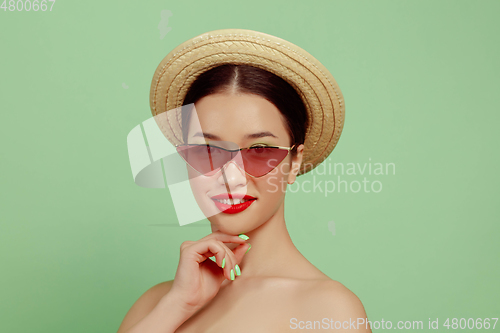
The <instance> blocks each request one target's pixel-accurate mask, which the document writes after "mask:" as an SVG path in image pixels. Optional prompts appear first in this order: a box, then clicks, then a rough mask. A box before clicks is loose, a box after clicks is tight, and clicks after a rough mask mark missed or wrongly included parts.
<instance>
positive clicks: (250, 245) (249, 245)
mask: <svg viewBox="0 0 500 333" xmlns="http://www.w3.org/2000/svg"><path fill="white" fill-rule="evenodd" d="M251 248H252V244H250V243H248V250H247V252H248V251H250V249H251ZM247 252H245V254H246V253H247Z"/></svg>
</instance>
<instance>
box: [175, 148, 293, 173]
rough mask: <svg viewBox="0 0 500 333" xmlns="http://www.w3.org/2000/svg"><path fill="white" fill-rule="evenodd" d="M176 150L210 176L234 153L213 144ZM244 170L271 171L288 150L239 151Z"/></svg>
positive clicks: (197, 168)
mask: <svg viewBox="0 0 500 333" xmlns="http://www.w3.org/2000/svg"><path fill="white" fill-rule="evenodd" d="M177 152H178V153H179V155H181V157H182V158H183V159H184V160H185V161H186V162H187V163H188V164H189V165H190V166H191V167H192V168H194V169H195V170H197V171H198V172H200V173H201V174H204V175H207V176H211V175H213V174H215V173H216V172H217V171H218V170H219V169H220V168H221V167H222V166H224V165H225V164H226V163H227V162H228V161H230V160H231V158H232V157H233V156H232V155H233V154H235V153H231V152H230V151H227V150H224V149H221V148H218V147H215V146H206V145H199V146H179V147H177ZM241 154H242V158H243V165H244V168H245V171H246V172H247V173H248V174H250V175H252V176H254V177H262V176H264V175H266V174H268V173H269V172H271V171H272V170H273V169H274V168H276V166H278V164H280V163H281V161H283V159H284V158H285V157H286V156H287V155H288V151H287V150H284V149H279V148H272V147H258V148H250V149H243V150H242V151H241Z"/></svg>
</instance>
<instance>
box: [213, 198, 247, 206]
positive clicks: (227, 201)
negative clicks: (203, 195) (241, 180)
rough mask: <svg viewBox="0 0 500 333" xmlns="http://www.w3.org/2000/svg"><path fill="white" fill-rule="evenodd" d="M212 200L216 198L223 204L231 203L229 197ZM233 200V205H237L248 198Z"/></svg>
mask: <svg viewBox="0 0 500 333" xmlns="http://www.w3.org/2000/svg"><path fill="white" fill-rule="evenodd" d="M214 200H217V201H218V202H221V203H223V204H225V205H230V204H231V200H230V199H214ZM233 201H234V204H235V205H238V204H240V203H242V202H245V201H248V199H233Z"/></svg>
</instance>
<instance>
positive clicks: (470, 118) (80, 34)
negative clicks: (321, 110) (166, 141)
mask: <svg viewBox="0 0 500 333" xmlns="http://www.w3.org/2000/svg"><path fill="white" fill-rule="evenodd" d="M165 9H166V10H170V11H171V12H172V14H173V16H172V17H170V18H169V20H168V26H170V27H171V28H172V30H171V31H170V32H169V33H168V34H167V35H166V36H165V38H163V39H160V33H159V31H158V28H157V26H158V24H159V22H160V12H161V10H165ZM499 14H500V2H498V1H480V2H472V1H396V0H394V1H309V2H305V1H289V0H287V1H261V0H254V1H251V2H246V1H245V2H243V1H242V2H235V1H234V0H231V1H196V2H193V1H170V2H165V1H144V2H138V1H128V2H119V1H114V2H111V1H108V2H104V1H102V2H98V1H88V2H81V1H80V2H75V1H62V0H58V1H57V2H56V3H55V5H54V7H53V10H52V11H51V12H49V11H47V12H33V11H31V12H9V11H8V10H7V11H6V12H5V11H4V10H0V29H1V33H0V48H1V51H0V68H1V69H0V71H1V75H0V94H1V96H0V97H1V98H0V108H1V113H0V117H1V118H0V119H1V125H2V126H1V127H2V131H1V145H2V157H1V161H2V163H1V171H2V172H1V173H0V181H1V217H0V219H1V222H0V259H1V268H0V269H1V273H0V331H1V332H11V333H14V332H73V333H77V332H115V331H116V330H117V329H118V326H119V325H120V323H121V321H122V319H123V317H124V316H125V314H126V312H127V311H128V309H129V308H130V306H131V305H132V304H133V303H134V302H135V300H136V299H137V298H138V297H139V296H140V295H141V294H142V293H143V292H144V291H146V290H147V289H148V288H150V287H151V286H153V285H155V284H157V283H159V282H162V281H166V280H170V279H172V278H173V276H174V274H175V269H176V266H177V262H178V256H179V254H178V253H179V246H180V244H181V243H182V241H184V240H196V239H199V238H201V237H203V236H204V235H206V234H207V233H209V232H210V229H209V227H208V225H207V224H206V223H205V224H203V223H196V224H193V225H189V226H185V227H179V226H177V227H176V226H170V227H162V226H153V225H152V224H165V223H166V224H175V223H177V220H176V216H175V213H174V209H173V206H172V203H171V199H170V194H169V192H168V190H166V189H148V188H141V187H139V186H137V185H136V184H135V183H134V181H133V179H132V174H131V169H130V164H129V160H128V153H127V145H126V138H127V134H128V133H129V131H131V130H132V128H134V127H135V126H136V125H138V124H139V123H141V122H142V121H144V120H146V119H148V118H149V117H150V116H151V113H150V109H149V89H150V84H151V79H152V76H153V73H154V71H155V69H156V66H157V65H158V64H159V62H160V61H161V60H162V59H163V57H164V56H165V55H166V54H167V53H168V52H169V51H170V50H172V49H173V48H174V47H175V46H177V45H178V44H180V43H181V42H183V41H185V40H187V39H189V38H191V37H194V36H196V35H199V34H201V33H203V32H206V31H210V30H216V29H223V28H243V29H251V30H257V31H261V32H265V33H268V34H271V35H275V36H278V37H281V38H283V39H286V40H288V41H290V42H292V43H294V44H296V45H298V46H300V47H302V48H303V49H305V50H307V51H308V52H309V53H311V54H312V55H313V56H314V57H316V58H317V59H318V60H320V61H321V62H322V63H323V64H324V65H325V66H326V67H327V68H328V69H329V70H330V71H331V73H332V74H333V76H334V77H335V79H336V80H337V82H338V84H339V86H340V88H341V89H342V92H343V94H344V98H345V101H346V119H345V127H344V132H343V134H342V136H341V139H340V141H339V143H338V146H337V147H336V149H335V150H334V152H333V153H332V155H331V156H330V158H329V161H330V163H333V162H337V163H361V165H363V164H364V163H369V162H370V161H371V162H372V163H376V162H380V163H384V164H385V163H394V164H395V166H396V169H395V170H396V172H395V174H392V173H391V174H389V175H378V176H376V175H369V176H366V174H365V175H361V174H357V175H350V176H348V175H344V176H342V177H343V179H344V180H347V181H349V182H352V181H363V178H364V177H367V179H368V180H369V181H380V182H381V183H382V184H383V189H382V191H381V192H380V193H373V192H372V193H364V192H363V191H360V192H358V193H353V192H347V193H345V192H340V193H338V192H336V193H330V194H328V195H327V196H325V193H323V192H319V191H316V192H314V193H313V192H311V193H305V191H298V192H297V193H288V195H287V197H286V204H285V210H286V214H285V218H286V220H287V224H288V227H289V230H290V234H291V236H292V239H293V241H294V242H295V244H296V245H297V247H298V248H299V250H300V251H301V252H302V253H303V254H304V255H305V256H306V258H308V259H309V260H310V261H311V262H312V263H313V264H315V265H316V266H317V267H318V268H319V269H321V270H322V271H323V272H325V273H326V274H328V275H329V276H330V277H331V278H333V279H335V280H338V281H340V282H342V283H343V284H344V285H346V286H347V287H348V288H350V289H351V290H352V291H353V292H354V293H355V294H356V295H357V296H358V297H359V298H360V299H361V301H362V302H363V304H364V306H365V309H366V312H367V315H368V318H369V319H370V320H372V321H377V320H378V321H380V320H381V319H384V320H385V321H387V320H391V321H392V322H393V325H396V323H397V321H400V320H402V321H405V320H410V321H413V320H422V321H423V322H424V327H425V329H423V330H419V331H422V332H423V331H428V329H427V325H428V320H429V318H432V320H435V319H436V318H439V320H440V325H441V323H442V322H443V321H444V320H445V319H446V318H448V317H450V318H454V317H455V318H462V317H463V318H491V317H497V318H498V317H500V306H499V301H498V298H499V295H500V287H499V284H498V281H500V268H499V252H500V247H499V245H498V239H499V231H500V227H499V222H500V219H499V217H500V214H499V205H498V202H499V195H498V189H499V185H500V184H499V179H500V177H499V175H498V163H499V157H498V151H499V149H498V142H499V134H498V129H497V127H498V124H499V121H500V116H499V110H500V108H499V107H500V102H499V100H498V91H499V88H500V85H499V81H498V78H499V75H500V65H499V61H498V53H499V51H500V46H499V45H500V44H499V42H498V32H499V31H500V22H499V20H498V16H499ZM124 87H128V89H125V88H124ZM313 177H317V178H316V182H318V181H320V180H322V181H325V180H334V179H337V175H328V174H327V175H324V176H321V175H312V174H307V175H304V176H302V177H300V178H298V181H297V182H298V184H300V182H303V181H304V180H311V181H312V180H313ZM304 186H305V185H304ZM291 189H293V188H291ZM329 221H334V222H335V235H332V233H331V232H330V231H329V230H328V223H329ZM269 255H272V253H271V254H269ZM499 327H500V324H499V325H497V328H496V329H495V331H497V330H499ZM490 330H491V329H490ZM373 331H374V332H377V331H379V332H380V331H383V330H382V329H379V330H375V329H374V330H373ZM440 331H444V329H443V328H442V327H440ZM465 331H471V330H468V329H467V330H465ZM472 331H474V330H472Z"/></svg>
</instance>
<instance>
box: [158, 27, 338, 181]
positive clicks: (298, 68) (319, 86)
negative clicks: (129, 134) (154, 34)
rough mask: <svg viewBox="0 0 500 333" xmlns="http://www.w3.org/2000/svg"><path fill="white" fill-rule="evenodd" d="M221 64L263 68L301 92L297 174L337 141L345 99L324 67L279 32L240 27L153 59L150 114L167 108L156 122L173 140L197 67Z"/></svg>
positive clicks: (179, 137)
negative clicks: (304, 124)
mask: <svg viewBox="0 0 500 333" xmlns="http://www.w3.org/2000/svg"><path fill="white" fill-rule="evenodd" d="M222 64H242V65H250V66H254V67H258V68H262V69H265V70H267V71H269V72H271V73H273V74H275V75H277V76H279V77H281V78H283V79H284V80H285V81H287V82H288V83H289V84H290V85H291V86H292V87H293V88H294V89H295V90H296V91H297V93H298V94H299V95H300V97H301V98H302V100H303V102H304V104H305V106H306V109H307V113H308V117H309V127H308V128H307V131H306V138H305V142H304V152H303V159H302V165H301V168H300V170H299V173H298V175H301V174H304V173H306V172H309V171H311V170H312V169H314V168H315V167H316V166H317V165H318V164H320V163H321V162H323V161H324V160H325V159H326V158H327V157H328V155H330V153H331V152H332V150H333V149H334V148H335V146H336V145H337V142H338V140H339V137H340V134H341V132H342V129H343V126H344V114H345V103H344V98H343V95H342V92H341V91H340V88H339V86H338V84H337V82H336V81H335V79H334V78H333V76H332V75H331V74H330V72H329V71H328V70H327V69H326V68H325V67H324V66H323V65H322V64H321V63H320V62H319V61H318V60H316V59H315V58H314V57H313V56H311V55H310V54H309V53H307V52H306V51H305V50H303V49H302V48H300V47H298V46H296V45H294V44H292V43H290V42H288V41H286V40H283V39H281V38H278V37H275V36H272V35H268V34H265V33H262V32H257V31H252V30H245V29H222V30H215V31H210V32H207V33H204V34H201V35H199V36H196V37H194V38H191V39H189V40H187V41H186V42H184V43H182V44H180V45H179V46H177V47H176V48H175V49H173V50H172V51H171V52H170V53H169V54H168V55H167V56H166V57H165V58H164V59H163V60H162V61H161V63H160V64H159V65H158V67H157V69H156V71H155V73H154V76H153V80H152V83H151V91H150V106H151V112H152V114H153V116H156V115H158V114H161V113H163V112H165V111H172V112H168V113H167V115H166V117H163V119H165V120H166V122H164V123H162V124H159V126H160V130H161V131H162V132H163V133H164V135H165V137H166V138H167V139H168V140H169V141H170V142H171V143H172V144H174V145H177V144H182V143H183V142H182V141H183V140H182V130H181V129H182V119H181V112H180V106H182V104H183V101H184V98H185V96H186V94H187V92H188V90H189V87H190V86H191V84H192V83H193V82H194V80H196V78H197V77H198V76H199V75H200V74H202V73H203V72H205V71H207V70H209V69H211V68H214V67H216V66H219V65H222Z"/></svg>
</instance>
